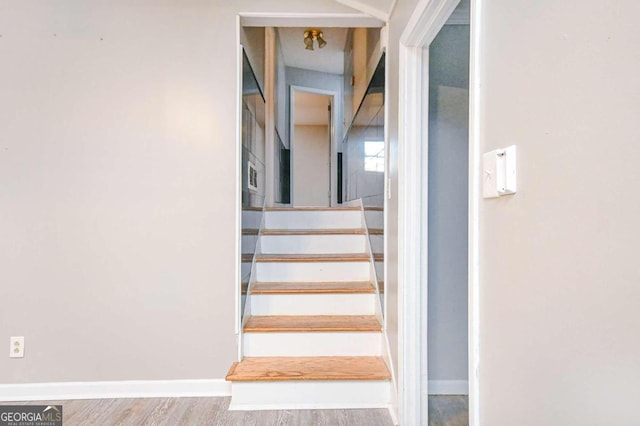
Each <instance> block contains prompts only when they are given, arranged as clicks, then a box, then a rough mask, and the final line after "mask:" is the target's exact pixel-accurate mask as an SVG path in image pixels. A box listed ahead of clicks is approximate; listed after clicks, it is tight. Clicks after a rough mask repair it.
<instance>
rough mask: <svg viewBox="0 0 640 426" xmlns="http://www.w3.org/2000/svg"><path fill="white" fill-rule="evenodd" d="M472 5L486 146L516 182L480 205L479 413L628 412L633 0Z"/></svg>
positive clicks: (588, 418)
mask: <svg viewBox="0 0 640 426" xmlns="http://www.w3.org/2000/svg"><path fill="white" fill-rule="evenodd" d="M483 5H484V6H483V7H484V9H483V11H482V15H481V23H482V28H483V31H482V43H481V44H482V50H481V55H482V58H481V85H482V88H481V97H482V101H481V108H482V112H481V122H480V125H481V152H486V151H488V150H492V149H494V148H498V147H502V146H506V145H510V144H515V145H517V146H518V162H519V163H518V180H519V182H518V185H519V188H518V193H517V194H516V195H514V196H510V197H503V198H500V199H497V200H481V201H480V244H481V245H480V268H481V270H480V273H481V276H480V330H481V341H480V344H481V347H480V387H481V394H480V405H481V411H480V416H481V420H482V424H483V425H498V426H499V425H514V424H517V425H522V426H526V425H531V426H534V425H536V426H537V425H631V424H637V423H638V419H640V413H639V412H638V408H637V402H638V400H640V391H639V390H638V383H640V338H639V336H640V314H639V310H638V306H639V303H640V267H638V241H640V222H639V218H640V195H639V193H638V190H637V188H636V186H637V184H638V183H639V182H640V166H639V165H638V159H639V158H640V144H639V143H638V142H639V141H640V120H639V119H638V111H640V79H638V75H639V74H640V55H638V40H639V39H638V23H637V16H638V15H639V14H640V4H639V3H638V2H635V1H630V0H626V1H620V2H597V1H588V2H583V1H577V0H569V1H563V2H558V1H552V0H543V1H539V2H531V1H527V0H486V1H483Z"/></svg>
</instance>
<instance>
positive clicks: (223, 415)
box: [12, 396, 469, 426]
mask: <svg viewBox="0 0 640 426" xmlns="http://www.w3.org/2000/svg"><path fill="white" fill-rule="evenodd" d="M12 404H15V403H12ZM23 404H30V405H42V404H45V405H48V404H59V405H62V406H63V410H62V411H63V415H64V425H65V426H76V425H82V426H84V425H87V426H89V425H91V426H93V425H101V426H112V425H113V426H115V425H121V426H138V425H147V426H151V425H154V426H156V425H157V426H177V425H188V426H200V425H211V426H213V425H215V426H235V425H238V426H271V425H273V426H298V425H300V426H316V425H318V426H378V425H379V426H390V425H392V424H393V422H392V421H391V417H390V416H389V412H388V411H387V410H385V409H375V410H374V409H368V410H286V411H227V407H228V406H229V398H153V399H96V400H73V401H46V402H44V401H43V402H26V403H23ZM467 410H468V403H467V397H463V396H432V397H429V417H430V418H429V424H430V425H433V426H466V425H468V424H469V421H468V414H467V412H468V411H467Z"/></svg>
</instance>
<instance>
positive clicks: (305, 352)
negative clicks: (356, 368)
mask: <svg viewBox="0 0 640 426" xmlns="http://www.w3.org/2000/svg"><path fill="white" fill-rule="evenodd" d="M242 338H243V353H244V356H248V357H255V356H380V354H381V353H382V333H381V332H376V331H336V332H320V331H309V332H282V333H254V332H245V333H243V334H242Z"/></svg>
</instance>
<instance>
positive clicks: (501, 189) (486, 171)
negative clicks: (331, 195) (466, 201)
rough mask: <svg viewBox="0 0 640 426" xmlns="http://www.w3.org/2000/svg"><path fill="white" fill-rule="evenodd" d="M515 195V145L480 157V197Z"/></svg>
mask: <svg viewBox="0 0 640 426" xmlns="http://www.w3.org/2000/svg"><path fill="white" fill-rule="evenodd" d="M515 193H516V147H515V145H511V146H509V147H507V148H503V149H496V150H494V151H491V152H487V153H485V154H484V155H483V157H482V196H483V197H484V198H497V197H500V196H502V195H510V194H515Z"/></svg>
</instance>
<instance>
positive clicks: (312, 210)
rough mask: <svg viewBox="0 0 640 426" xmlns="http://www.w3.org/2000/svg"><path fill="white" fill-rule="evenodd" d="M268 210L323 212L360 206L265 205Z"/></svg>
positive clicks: (348, 209)
mask: <svg viewBox="0 0 640 426" xmlns="http://www.w3.org/2000/svg"><path fill="white" fill-rule="evenodd" d="M265 210H266V211H268V212H314V211H316V212H324V211H345V210H346V211H352V210H357V211H359V210H360V207H351V206H344V207H267V208H266V209H265Z"/></svg>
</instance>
